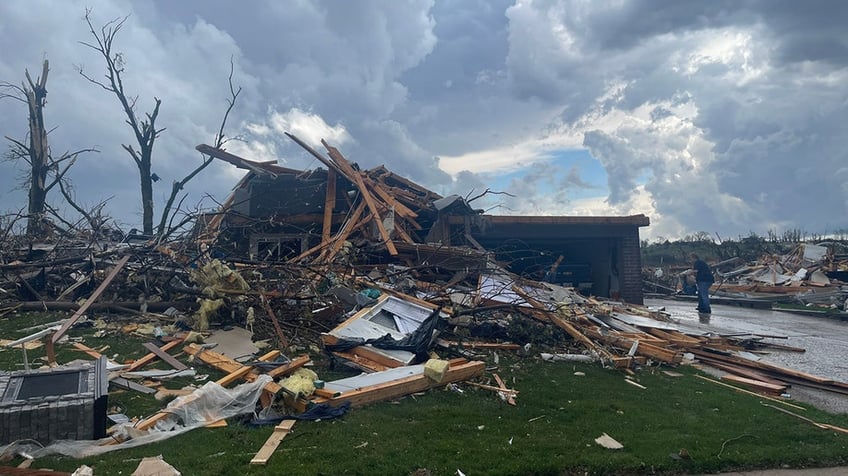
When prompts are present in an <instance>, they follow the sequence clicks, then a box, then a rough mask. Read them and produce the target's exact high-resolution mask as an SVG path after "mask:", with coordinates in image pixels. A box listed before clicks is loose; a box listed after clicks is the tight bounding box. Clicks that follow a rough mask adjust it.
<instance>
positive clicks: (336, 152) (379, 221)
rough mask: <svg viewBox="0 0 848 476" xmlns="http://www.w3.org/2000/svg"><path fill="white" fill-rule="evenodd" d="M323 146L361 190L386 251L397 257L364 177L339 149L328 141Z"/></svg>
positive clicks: (323, 142)
mask: <svg viewBox="0 0 848 476" xmlns="http://www.w3.org/2000/svg"><path fill="white" fill-rule="evenodd" d="M321 143H322V144H324V147H326V148H327V153H328V154H329V155H330V158H331V159H333V160H334V161H335V162H336V164H337V165H338V166H339V167H340V168H341V169H342V171H343V172H345V175H350V176H352V178H353V183H354V184H356V188H358V189H359V192H360V193H361V194H362V198H364V199H365V203H366V204H368V210H370V211H371V217H372V218H373V220H374V224H375V225H377V230H378V231H379V232H380V237H382V238H383V241H384V242H385V245H386V249H387V250H388V251H389V254H390V255H392V256H397V254H398V252H397V249H396V248H395V245H394V243H392V238H391V237H390V236H389V232H387V231H386V227H384V226H383V220H382V219H381V218H380V211H379V210H378V209H377V204H376V202H375V201H374V197H372V196H371V192H369V191H368V188H367V187H366V186H365V183H364V182H363V181H362V175H361V174H360V173H359V172H358V171H356V170H353V167H351V165H350V163H349V162H348V161H347V159H345V158H344V156H343V155H342V154H341V152H339V150H338V149H336V148H335V147H333V146H331V145H330V144H328V143H327V142H326V141H324V140H322V141H321Z"/></svg>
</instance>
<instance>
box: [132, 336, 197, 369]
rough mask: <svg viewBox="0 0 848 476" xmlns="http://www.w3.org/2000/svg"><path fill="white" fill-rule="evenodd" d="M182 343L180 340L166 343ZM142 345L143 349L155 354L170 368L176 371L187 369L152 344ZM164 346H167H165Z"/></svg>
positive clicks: (184, 365)
mask: <svg viewBox="0 0 848 476" xmlns="http://www.w3.org/2000/svg"><path fill="white" fill-rule="evenodd" d="M182 341H183V340H182V339H178V340H173V341H171V342H168V344H171V343H180V342H182ZM142 345H143V346H144V348H145V349H147V350H149V351H150V352H151V353H152V354H156V357H159V358H160V359H162V360H164V361H165V362H167V363H168V365H170V366H171V367H173V368H175V369H177V370H186V369H187V368H188V365H186V364H184V363H182V362H180V361H179V360H177V359H175V358H174V357H172V356H171V355H170V354H169V353H167V352H166V351H164V350H162V349H161V348H159V347H158V346H157V345H156V344H154V343H153V342H145V343H144V344H142ZM165 345H167V344H165Z"/></svg>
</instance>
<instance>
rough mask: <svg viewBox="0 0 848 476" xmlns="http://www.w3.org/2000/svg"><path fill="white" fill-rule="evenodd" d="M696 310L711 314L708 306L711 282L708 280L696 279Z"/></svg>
mask: <svg viewBox="0 0 848 476" xmlns="http://www.w3.org/2000/svg"><path fill="white" fill-rule="evenodd" d="M697 284H698V312H703V313H705V314H712V312H713V310H712V309H711V308H710V286H712V284H713V283H711V282H709V281H698V283H697Z"/></svg>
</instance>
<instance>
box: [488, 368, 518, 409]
mask: <svg viewBox="0 0 848 476" xmlns="http://www.w3.org/2000/svg"><path fill="white" fill-rule="evenodd" d="M492 376H494V377H495V382H498V388H500V391H501V392H504V393H503V394H504V395H506V402H507V403H509V404H510V405H512V406H515V394H513V393H509V392H511V391H512V389H510V388H507V386H506V384H505V383H504V381H503V379H502V378H501V376H500V375H498V374H492Z"/></svg>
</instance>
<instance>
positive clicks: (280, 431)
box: [250, 420, 297, 464]
mask: <svg viewBox="0 0 848 476" xmlns="http://www.w3.org/2000/svg"><path fill="white" fill-rule="evenodd" d="M295 422H297V420H283V421H282V423H280V424H279V425H277V426H275V427H274V432H273V433H271V436H269V437H268V440H266V441H265V444H264V445H262V448H259V451H257V452H256V456H254V457H253V459H251V460H250V464H267V463H268V460H269V459H271V455H273V454H274V451H276V450H277V447H278V446H280V442H281V441H283V438H285V437H286V435H288V434H289V433H290V432H291V430H292V427H293V426H294V424H295Z"/></svg>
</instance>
